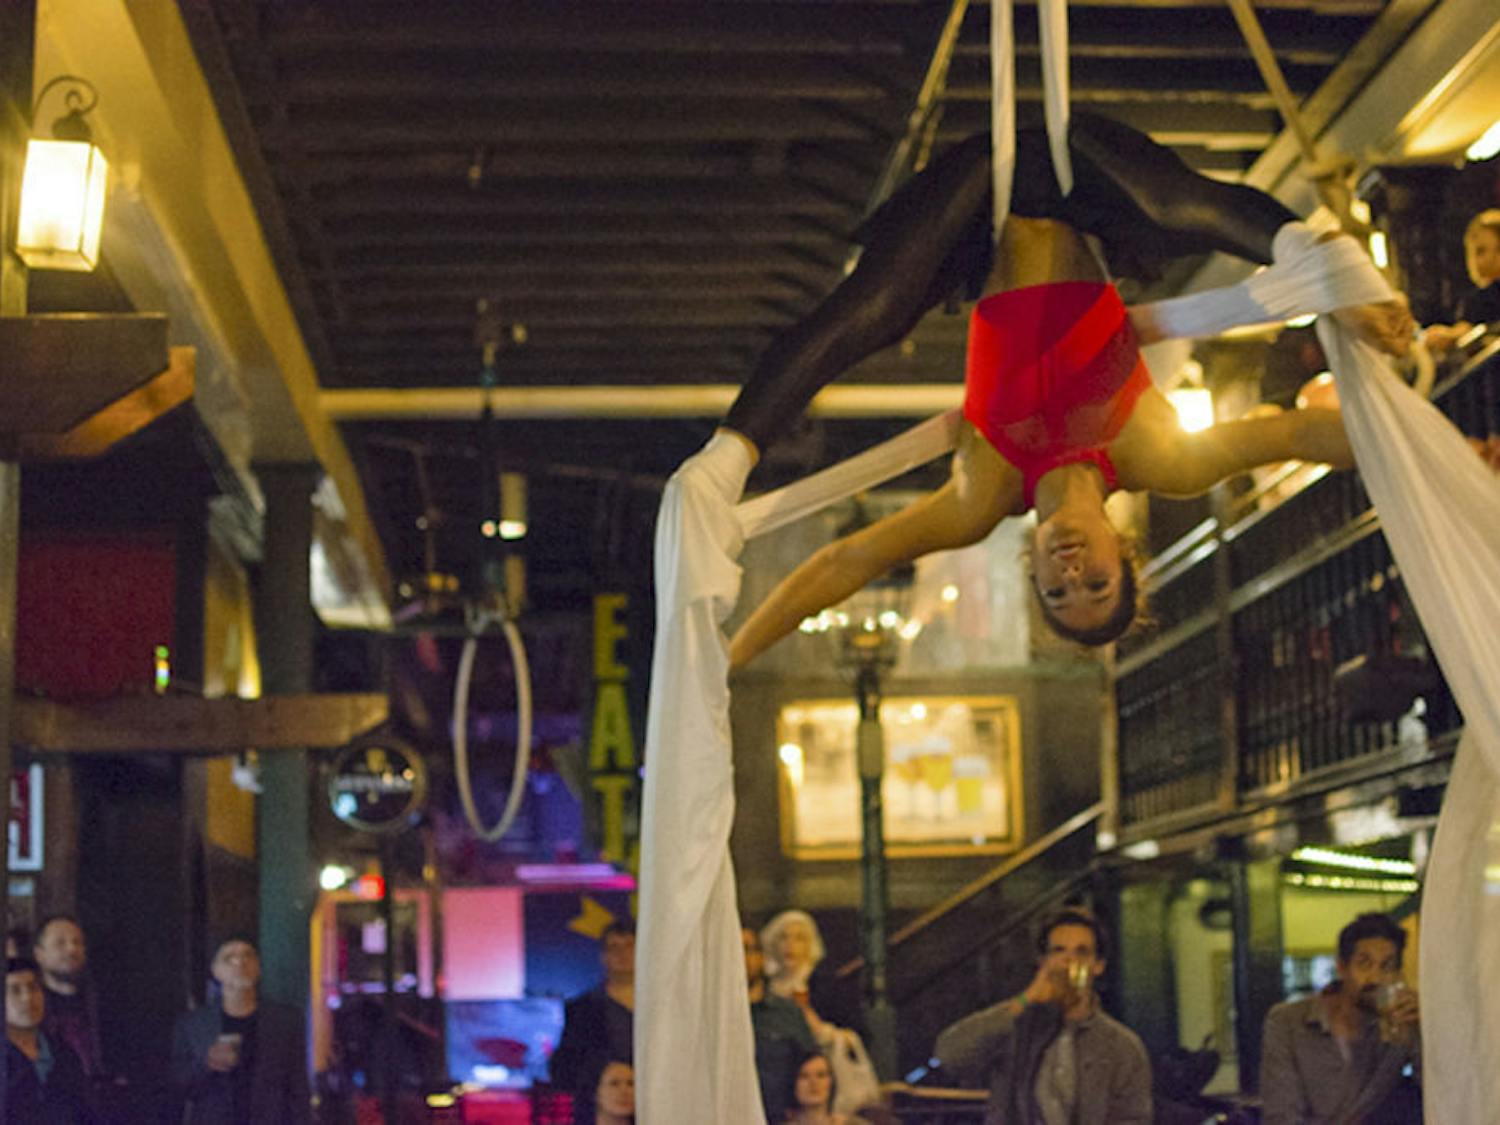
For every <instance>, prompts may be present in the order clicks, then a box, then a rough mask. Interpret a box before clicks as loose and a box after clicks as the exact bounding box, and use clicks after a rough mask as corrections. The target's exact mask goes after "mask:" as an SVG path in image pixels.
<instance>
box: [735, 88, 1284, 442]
mask: <svg viewBox="0 0 1500 1125" xmlns="http://www.w3.org/2000/svg"><path fill="white" fill-rule="evenodd" d="M1068 145H1069V148H1070V149H1071V151H1072V156H1073V181H1074V182H1073V191H1072V192H1071V194H1070V195H1069V196H1068V197H1067V198H1066V199H1064V198H1063V196H1062V193H1061V192H1060V191H1059V190H1058V187H1057V182H1056V180H1055V178H1054V176H1053V172H1052V160H1051V156H1050V154H1049V152H1048V148H1047V139H1046V136H1045V134H1043V133H1041V132H1039V131H1035V130H1023V131H1022V132H1021V133H1020V134H1019V135H1018V137H1017V143H1016V173H1015V183H1014V188H1013V190H1012V200H1011V211H1012V212H1013V213H1015V214H1017V215H1021V216H1024V217H1027V218H1052V219H1059V220H1062V221H1063V222H1066V223H1068V224H1069V225H1070V226H1072V227H1074V228H1075V229H1077V230H1080V231H1084V232H1086V233H1089V234H1094V235H1097V236H1098V237H1099V238H1100V239H1101V240H1102V241H1103V242H1104V245H1105V250H1106V253H1107V255H1108V256H1109V258H1110V261H1111V264H1112V265H1113V266H1114V267H1115V268H1116V269H1117V270H1120V269H1124V268H1126V265H1127V264H1128V263H1132V262H1137V261H1142V260H1151V259H1159V258H1161V257H1163V256H1167V257H1185V256H1187V255H1190V254H1202V253H1207V252H1209V251H1211V250H1222V251H1224V252H1226V253H1230V254H1235V255H1237V256H1239V257H1242V258H1248V259H1249V260H1251V261H1254V262H1261V263H1265V262H1269V261H1270V260H1271V240H1272V238H1274V237H1275V234H1276V231H1277V230H1279V229H1280V228H1281V226H1282V225H1283V224H1284V223H1287V222H1290V221H1292V220H1294V219H1295V218H1296V217H1297V216H1295V215H1294V214H1292V212H1290V211H1288V210H1287V209H1286V208H1285V207H1283V206H1282V205H1281V204H1280V203H1278V202H1276V200H1274V199H1272V198H1271V197H1270V196H1268V195H1265V194H1263V193H1262V192H1259V191H1256V190H1255V189H1254V188H1250V187H1245V186H1243V185H1238V184H1226V183H1220V182H1219V181H1217V180H1211V179H1208V178H1207V177H1205V176H1200V175H1198V173H1196V172H1194V171H1193V170H1192V169H1191V168H1189V167H1188V166H1187V165H1186V164H1184V163H1183V162H1182V160H1181V159H1180V158H1179V157H1178V156H1177V154H1176V153H1174V152H1172V151H1171V150H1170V149H1166V148H1163V147H1162V146H1161V145H1158V144H1157V143H1156V142H1155V141H1153V140H1151V139H1150V138H1149V137H1147V136H1146V135H1145V134H1144V133H1139V132H1137V131H1136V130H1134V129H1132V128H1130V127H1129V126H1126V125H1121V124H1120V123H1118V122H1116V121H1110V120H1107V119H1105V118H1102V117H1094V116H1092V115H1088V114H1077V115H1075V116H1074V117H1073V121H1072V128H1071V131H1070V134H1069V137H1068ZM991 210H992V205H991V163H990V142H989V138H988V137H987V136H975V137H971V138H969V139H968V140H967V141H964V142H963V143H962V144H958V145H955V146H954V147H952V148H950V149H948V150H947V151H946V152H944V153H943V154H942V156H940V157H939V158H938V159H937V160H935V161H933V162H932V164H930V165H928V167H927V168H926V169H924V170H923V171H922V172H921V173H919V174H918V175H916V176H913V177H912V178H911V179H910V180H908V181H907V182H906V183H905V184H904V185H902V187H901V189H900V190H899V191H898V192H896V194H895V195H893V196H892V197H891V198H890V199H889V200H888V201H887V202H886V203H885V204H884V205H883V206H882V207H881V208H880V209H879V210H878V211H876V212H875V214H874V215H873V216H872V217H871V218H870V220H869V221H868V222H867V223H866V224H865V225H864V227H863V228H861V231H860V236H859V237H860V241H861V242H862V243H863V244H864V252H863V253H862V254H861V255H860V259H859V264H858V266H857V267H856V268H855V270H854V272H853V273H851V274H850V275H849V276H848V277H847V278H845V279H844V280H843V281H842V282H841V283H840V284H839V286H838V288H836V289H835V290H834V291H833V292H832V293H831V294H829V296H828V298H827V299H826V300H825V301H823V303H822V304H820V305H819V306H818V307H817V308H816V309H815V310H813V312H812V314H811V315H810V316H808V317H807V318H806V319H805V320H802V321H799V322H798V323H797V324H795V325H793V326H792V327H790V328H788V329H787V330H786V331H785V332H783V333H781V334H780V335H779V336H778V337H777V338H776V339H775V340H774V341H773V342H772V344H771V346H770V347H769V348H768V349H767V350H766V352H765V354H764V355H762V356H761V360H760V362H759V363H758V364H757V365H756V368H755V371H754V372H753V373H752V374H751V376H750V378H749V380H748V381H747V382H746V383H745V386H744V388H743V389H742V390H741V391H740V394H739V397H738V398H736V399H735V401H734V405H733V406H731V407H730V409H729V414H728V416H727V417H726V418H725V423H724V424H725V425H727V426H729V427H730V428H731V429H734V430H738V431H739V432H740V433H742V434H744V435H745V436H746V437H748V438H749V439H750V440H751V441H753V442H755V444H756V446H757V447H759V448H760V449H765V448H766V446H767V445H769V444H770V443H771V442H773V441H774V440H775V439H776V438H777V437H778V436H780V435H781V434H782V433H784V432H785V431H786V429H787V428H788V426H789V425H790V424H791V423H792V422H793V421H794V420H795V419H796V418H798V417H799V416H800V415H801V414H802V412H803V411H804V410H806V409H807V404H808V402H809V401H811V399H812V397H813V395H815V394H816V393H817V392H818V391H819V390H821V389H822V388H823V387H824V386H826V385H827V384H828V383H830V382H831V381H833V379H835V378H837V377H838V375H839V374H840V373H842V372H843V371H845V370H847V369H848V368H850V367H852V366H853V365H854V364H856V363H858V362H859V361H860V360H862V359H864V358H865V357H866V356H869V355H872V354H874V353H875V352H877V351H879V350H880V349H881V348H885V347H888V346H890V345H891V344H894V343H896V342H897V341H898V340H901V339H902V338H904V337H905V336H907V335H908V334H909V333H910V332H911V330H912V329H913V328H914V327H916V324H917V322H918V321H919V320H921V319H922V317H923V316H924V315H925V314H926V313H927V312H928V311H929V310H930V309H932V308H934V307H935V306H936V305H937V304H938V303H939V302H940V301H942V300H943V299H944V298H945V297H947V296H949V295H950V294H952V293H954V292H955V291H956V290H957V289H959V287H960V286H962V285H963V284H965V283H966V282H973V281H974V280H975V279H977V280H978V281H979V282H981V283H982V281H983V278H984V277H985V275H987V273H988V272H989V265H990V254H991V247H992V232H991V222H990V214H991Z"/></svg>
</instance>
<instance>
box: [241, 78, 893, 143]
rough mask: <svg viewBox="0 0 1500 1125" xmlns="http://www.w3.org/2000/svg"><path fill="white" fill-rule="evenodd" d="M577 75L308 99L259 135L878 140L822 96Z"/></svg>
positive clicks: (437, 139)
mask: <svg viewBox="0 0 1500 1125" xmlns="http://www.w3.org/2000/svg"><path fill="white" fill-rule="evenodd" d="M585 90H586V87H585V86H583V85H580V93H579V95H578V96H577V97H576V98H575V99H573V100H572V102H571V103H570V102H567V101H564V100H562V99H551V100H537V101H526V102H513V103H511V104H509V105H504V106H498V105H489V106H486V107H485V108H484V109H483V111H481V112H476V113H471V114H455V113H453V112H452V111H451V108H450V107H449V106H448V105H447V104H446V103H444V102H443V101H442V99H441V98H440V97H436V96H435V97H433V98H431V99H429V100H427V101H424V102H413V103H408V104H407V105H406V106H405V107H404V108H403V111H402V113H401V115H399V116H395V115H391V114H384V113H368V112H353V111H350V110H348V109H344V108H341V107H337V106H328V105H322V106H317V107H303V108H302V109H301V110H300V111H299V112H298V113H296V114H295V115H292V117H291V120H290V121H289V122H288V123H287V124H286V125H268V126H266V127H265V128H264V129H262V130H261V133H260V136H261V143H262V144H263V145H264V146H265V148H266V149H267V150H268V151H269V152H270V153H272V154H273V158H274V154H277V153H280V152H284V151H285V152H295V153H319V152H340V151H347V150H353V151H359V150H371V149H382V148H394V149H397V150H399V149H403V148H408V147H409V148H413V149H418V150H420V149H424V148H431V147H433V146H435V145H454V144H458V145H473V146H476V147H477V146H481V145H504V144H515V143H530V142H533V141H565V142H570V143H576V142H590V141H600V142H607V143H612V144H619V143H628V144H657V143H661V142H667V143H681V142H693V143H697V142H721V141H772V140H783V141H792V140H814V141H816V140H834V141H837V140H858V141H866V142H873V143H881V141H882V138H881V136H880V134H878V133H877V132H875V131H874V130H872V129H871V128H869V127H868V126H865V125H861V124H858V123H856V122H854V121H851V120H850V118H849V117H848V116H846V115H843V114H839V113H835V112H833V110H832V109H823V108H820V107H818V106H816V105H811V104H806V103H798V104H797V105H795V106H768V105H763V104H756V103H749V104H747V103H745V102H735V101H725V100H723V99H716V100H710V99H694V100H692V101H691V102H687V103H684V104H681V105H666V104H663V103H662V102H661V101H659V100H652V99H625V98H618V99H615V100H613V101H611V102H609V103H607V104H601V103H599V102H596V101H594V100H593V99H592V98H591V97H590V96H589V95H588V94H587V93H586V92H584V91H585Z"/></svg>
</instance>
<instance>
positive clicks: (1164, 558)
mask: <svg viewBox="0 0 1500 1125" xmlns="http://www.w3.org/2000/svg"><path fill="white" fill-rule="evenodd" d="M1434 398H1435V401H1436V402H1437V403H1438V405H1439V407H1440V408H1441V409H1442V410H1443V411H1444V412H1445V413H1446V414H1447V415H1448V416H1449V417H1450V418H1451V419H1452V420H1453V421H1454V422H1455V423H1456V424H1457V425H1458V427H1459V428H1460V429H1461V430H1463V431H1464V432H1465V433H1466V434H1469V435H1471V436H1483V435H1486V434H1489V433H1493V432H1497V431H1500V341H1497V342H1494V343H1492V344H1491V345H1490V346H1489V347H1488V348H1486V349H1485V351H1483V352H1482V353H1481V354H1480V355H1479V356H1478V357H1476V358H1475V359H1474V360H1473V361H1471V362H1470V363H1468V364H1467V365H1466V366H1465V367H1464V368H1463V369H1462V370H1460V371H1459V372H1458V373H1457V374H1456V375H1454V376H1453V377H1452V378H1450V379H1448V380H1446V381H1445V382H1444V383H1442V384H1440V385H1439V387H1438V392H1437V394H1436V395H1435V396H1434ZM1497 487H1500V483H1497ZM1215 509H1216V511H1217V513H1218V514H1217V515H1216V516H1215V517H1214V518H1211V519H1208V520H1205V521H1204V522H1203V523H1202V524H1200V525H1199V526H1198V527H1196V528H1194V529H1193V530H1192V531H1191V532H1189V533H1188V534H1187V535H1185V536H1184V537H1183V538H1182V539H1180V540H1179V541H1178V542H1177V543H1175V544H1173V545H1172V547H1170V548H1169V549H1168V550H1166V551H1163V552H1162V553H1161V554H1160V555H1158V556H1157V557H1156V558H1155V559H1153V560H1152V561H1151V563H1150V564H1148V565H1147V567H1146V568H1145V571H1144V576H1145V579H1146V584H1147V588H1148V590H1149V591H1150V598H1151V602H1152V610H1153V614H1154V616H1155V618H1156V621H1157V629H1156V630H1155V631H1154V632H1153V633H1151V634H1149V635H1147V636H1146V637H1145V639H1144V640H1138V641H1135V642H1134V643H1132V644H1126V645H1122V646H1121V654H1120V658H1119V661H1118V663H1117V665H1116V667H1115V672H1114V688H1115V702H1116V714H1117V716H1118V723H1119V726H1118V740H1117V744H1118V768H1119V810H1118V814H1119V823H1120V825H1121V827H1122V829H1123V830H1125V831H1126V832H1127V833H1128V834H1130V835H1135V834H1147V833H1148V832H1149V831H1150V830H1151V827H1152V826H1159V825H1160V823H1161V820H1162V818H1165V817H1171V818H1174V819H1181V818H1187V819H1192V818H1193V817H1194V815H1195V814H1197V813H1204V814H1205V815H1207V814H1212V813H1214V812H1219V811H1222V812H1228V811H1232V810H1234V809H1235V808H1237V807H1240V806H1242V805H1245V804H1248V803H1251V802H1253V801H1255V800H1257V799H1259V798H1263V797H1266V796H1267V795H1269V794H1272V793H1278V792H1283V791H1286V790H1287V789H1288V788H1292V789H1295V788H1296V787H1297V786H1299V785H1302V784H1304V783H1309V782H1315V781H1317V780H1318V779H1320V778H1325V777H1328V776H1331V775H1332V773H1333V771H1334V770H1335V769H1336V768H1338V767H1349V766H1350V764H1351V763H1372V764H1373V763H1376V762H1377V760H1378V759H1379V756H1380V755H1382V754H1385V753H1387V752H1391V751H1394V750H1396V749H1397V748H1398V747H1401V746H1403V745H1405V746H1410V745H1411V744H1412V743H1413V742H1414V740H1417V739H1424V738H1425V739H1435V740H1436V739H1438V736H1442V735H1449V734H1451V733H1452V732H1454V731H1456V730H1457V729H1458V727H1459V725H1460V724H1461V722H1462V720H1461V717H1460V716H1459V714H1458V711H1457V708H1456V707H1455V706H1454V704H1453V700H1452V697H1451V696H1450V695H1449V693H1448V690H1447V687H1446V685H1445V684H1444V685H1440V686H1439V687H1438V688H1437V689H1436V690H1434V691H1429V692H1426V693H1424V695H1423V699H1424V702H1425V708H1426V710H1425V713H1423V714H1417V713H1410V714H1408V715H1407V716H1405V717H1404V719H1403V721H1402V722H1400V723H1398V722H1396V721H1371V720H1364V721H1351V720H1350V719H1349V718H1348V717H1347V712H1346V710H1345V709H1344V708H1343V707H1342V706H1341V703H1340V700H1339V697H1338V692H1337V689H1336V686H1335V673H1336V672H1337V670H1338V669H1339V668H1340V667H1341V666H1342V665H1344V664H1345V663H1346V662H1349V661H1352V660H1354V659H1356V658H1358V657H1361V656H1363V657H1366V658H1370V657H1375V656H1383V655H1396V654H1400V655H1407V656H1416V657H1419V658H1423V659H1427V658H1428V657H1427V651H1428V650H1427V641H1426V637H1425V636H1424V634H1423V633H1422V629H1421V625H1420V624H1419V622H1418V621H1417V619H1416V615H1415V613H1414V611H1413V609H1412V607H1411V603H1410V601H1409V599H1408V598H1407V595H1406V591H1405V587H1404V584H1403V581H1402V576H1401V572H1400V568H1399V566H1397V564H1396V562H1395V561H1394V559H1392V557H1391V553H1390V549H1389V547H1388V545H1387V544H1386V541H1385V537H1384V536H1383V535H1382V534H1381V531H1380V523H1379V519H1378V517H1377V516H1376V514H1375V512H1374V510H1373V509H1372V507H1371V505H1370V500H1369V497H1368V495H1367V494H1366V492H1365V489H1364V485H1363V483H1362V482H1361V480H1360V478H1359V475H1358V474H1357V473H1328V472H1324V471H1321V470H1309V469H1307V468H1305V467H1304V468H1296V467H1288V468H1286V469H1285V470H1282V471H1281V472H1280V473H1278V474H1275V475H1273V476H1271V477H1270V479H1262V480H1261V481H1259V482H1258V483H1257V485H1256V486H1255V487H1254V488H1252V489H1251V490H1249V491H1248V492H1245V493H1242V494H1241V495H1240V496H1238V497H1234V496H1231V495H1229V494H1228V490H1227V489H1221V490H1220V495H1218V496H1217V497H1216V498H1215ZM1451 742H1452V740H1451V739H1449V738H1442V739H1441V740H1440V743H1441V744H1442V745H1445V746H1446V745H1450V744H1451Z"/></svg>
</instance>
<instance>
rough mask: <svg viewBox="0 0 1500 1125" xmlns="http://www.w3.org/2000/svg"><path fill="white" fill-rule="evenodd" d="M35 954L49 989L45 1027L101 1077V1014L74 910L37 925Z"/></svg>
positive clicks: (90, 1073)
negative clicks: (89, 979)
mask: <svg viewBox="0 0 1500 1125" xmlns="http://www.w3.org/2000/svg"><path fill="white" fill-rule="evenodd" d="M32 956H33V957H35V958H36V963H37V964H38V965H40V966H41V969H42V985H43V987H44V988H45V989H46V1004H47V1017H46V1021H47V1022H46V1024H45V1025H44V1026H43V1030H44V1031H45V1032H46V1033H47V1034H48V1036H50V1037H51V1038H52V1039H54V1040H60V1041H62V1042H64V1043H66V1044H67V1045H68V1046H69V1047H72V1048H73V1052H74V1053H75V1054H76V1055H77V1056H78V1057H79V1059H80V1060H81V1061H82V1062H83V1070H84V1073H85V1074H87V1075H88V1076H89V1077H90V1078H97V1077H99V1076H100V1075H101V1074H103V1073H104V1063H103V1059H102V1057H101V1052H100V1050H99V1016H98V1010H97V1007H96V1006H95V1003H94V997H93V995H92V993H91V992H90V991H89V989H88V988H87V987H86V976H85V972H84V970H85V969H86V968H87V967H88V943H87V942H86V941H85V940H84V937H83V927H82V926H80V925H79V924H78V919H77V918H74V917H73V916H72V915H71V914H53V915H51V916H49V917H47V918H44V919H43V920H42V924H41V925H40V926H39V927H37V931H36V940H35V942H34V943H33V945H32Z"/></svg>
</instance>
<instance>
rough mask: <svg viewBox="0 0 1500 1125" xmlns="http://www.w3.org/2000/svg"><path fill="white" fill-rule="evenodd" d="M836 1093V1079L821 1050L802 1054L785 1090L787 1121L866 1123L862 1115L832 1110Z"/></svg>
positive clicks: (822, 1124)
mask: <svg viewBox="0 0 1500 1125" xmlns="http://www.w3.org/2000/svg"><path fill="white" fill-rule="evenodd" d="M837 1096H838V1082H837V1081H836V1080H835V1079H834V1074H833V1064H832V1063H830V1062H829V1061H828V1056H827V1055H825V1054H823V1052H821V1051H814V1052H812V1053H811V1054H809V1055H803V1056H802V1059H801V1061H800V1062H799V1063H798V1064H797V1068H796V1070H795V1071H794V1072H793V1075H792V1087H791V1089H790V1090H788V1091H787V1092H786V1101H787V1111H786V1120H787V1121H788V1122H795V1125H865V1119H864V1118H863V1117H858V1116H849V1115H847V1114H843V1113H835V1112H834V1109H833V1103H834V1099H835V1098H836V1097H837Z"/></svg>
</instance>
